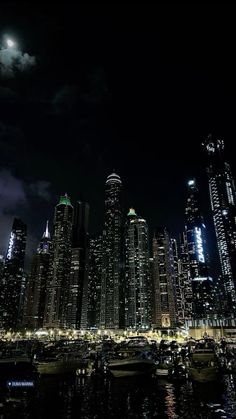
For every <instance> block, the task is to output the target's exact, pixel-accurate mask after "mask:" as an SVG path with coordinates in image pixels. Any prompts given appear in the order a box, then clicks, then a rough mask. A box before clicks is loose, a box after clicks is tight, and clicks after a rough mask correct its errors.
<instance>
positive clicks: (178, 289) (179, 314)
mask: <svg viewBox="0 0 236 419" xmlns="http://www.w3.org/2000/svg"><path fill="white" fill-rule="evenodd" d="M171 244H172V252H173V262H174V290H175V300H176V320H177V322H178V323H179V324H180V325H182V324H184V281H183V276H182V275H181V261H180V259H179V252H178V246H177V240H176V239H173V238H172V239H171Z"/></svg>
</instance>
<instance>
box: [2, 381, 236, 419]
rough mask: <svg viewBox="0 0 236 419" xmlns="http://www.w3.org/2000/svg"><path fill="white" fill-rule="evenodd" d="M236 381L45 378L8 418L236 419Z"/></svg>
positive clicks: (5, 416) (8, 411) (7, 414)
mask: <svg viewBox="0 0 236 419" xmlns="http://www.w3.org/2000/svg"><path fill="white" fill-rule="evenodd" d="M235 388H236V377H233V376H225V377H224V379H223V381H222V383H218V384H217V385H216V384H214V385H213V384H212V383H210V384H209V383H208V384H204V385H193V384H192V383H191V382H186V383H183V384H180V383H170V382H168V381H164V380H163V381H160V380H159V381H158V380H157V379H156V378H154V379H151V378H150V379H144V378H135V379H132V378H130V379H127V378H126V379H117V380H115V379H114V380H90V379H86V378H85V379H84V378H81V379H78V378H77V379H72V378H70V379H58V377H56V378H55V377H48V378H44V379H43V380H42V382H41V385H40V390H39V394H38V396H37V397H36V399H34V400H32V401H31V403H30V402H28V403H25V404H23V403H22V404H19V403H18V404H17V405H16V406H13V405H12V406H11V408H8V410H7V411H5V412H4V414H1V412H0V419H5V418H6V419H8V418H16V417H17V418H34V419H37V418H38V419H45V418H51V419H52V418H53V419H54V418H66V419H74V418H77V419H82V418H83V419H107V418H143V419H151V418H163V419H165V418H167V419H177V418H186V419H189V418H191V419H194V418H196V419H206V418H227V419H228V418H229V419H231V418H236V394H235Z"/></svg>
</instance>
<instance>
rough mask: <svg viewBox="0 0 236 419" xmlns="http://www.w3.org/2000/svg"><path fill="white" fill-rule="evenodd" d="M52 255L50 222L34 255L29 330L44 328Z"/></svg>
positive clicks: (27, 311) (28, 302)
mask: <svg viewBox="0 0 236 419" xmlns="http://www.w3.org/2000/svg"><path fill="white" fill-rule="evenodd" d="M50 255H51V238H50V233H49V230H48V221H47V224H46V229H45V231H44V233H43V236H42V238H41V240H40V242H39V245H38V248H37V252H36V254H35V255H33V258H32V263H31V271H30V276H29V282H28V286H27V293H26V306H25V313H24V325H25V326H27V327H29V328H33V329H34V328H41V327H43V320H44V313H45V308H46V290H47V287H48V285H49V284H48V281H49V261H50Z"/></svg>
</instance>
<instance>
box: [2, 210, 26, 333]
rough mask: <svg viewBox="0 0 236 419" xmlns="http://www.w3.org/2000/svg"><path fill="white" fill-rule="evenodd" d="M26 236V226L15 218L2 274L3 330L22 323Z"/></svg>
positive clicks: (13, 327) (14, 327)
mask: <svg viewBox="0 0 236 419" xmlns="http://www.w3.org/2000/svg"><path fill="white" fill-rule="evenodd" d="M26 236H27V227H26V224H24V223H23V221H21V220H20V219H19V218H15V219H14V221H13V225H12V230H11V234H10V240H9V245H8V249H7V254H6V258H5V264H4V268H3V273H2V286H1V301H0V310H1V320H0V323H1V325H2V327H4V328H5V329H11V328H12V329H16V328H17V327H19V326H20V325H21V322H22V317H23V300H24V296H23V295H22V292H23V290H24V280H25V277H24V261H25V248H26Z"/></svg>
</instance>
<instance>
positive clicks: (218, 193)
mask: <svg viewBox="0 0 236 419" xmlns="http://www.w3.org/2000/svg"><path fill="white" fill-rule="evenodd" d="M203 147H204V150H205V154H206V156H207V174H208V182H209V191H210V200H211V208H212V213H213V220H214V225H215V232H216V239H217V247H218V251H219V257H220V264H221V272H222V282H223V286H224V290H225V293H226V298H227V303H228V304H227V306H228V313H232V312H235V311H236V193H235V184H234V180H233V177H232V173H231V170H230V165H229V164H228V163H227V162H226V161H225V156H224V141H223V140H220V139H216V138H213V137H212V135H208V137H207V138H206V140H205V142H204V143H203Z"/></svg>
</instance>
